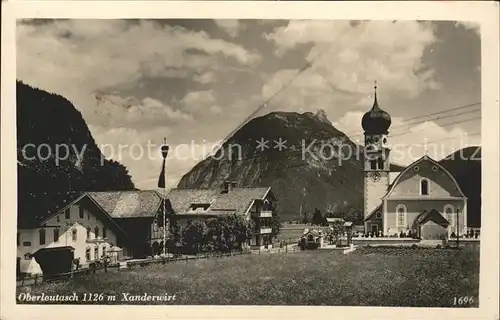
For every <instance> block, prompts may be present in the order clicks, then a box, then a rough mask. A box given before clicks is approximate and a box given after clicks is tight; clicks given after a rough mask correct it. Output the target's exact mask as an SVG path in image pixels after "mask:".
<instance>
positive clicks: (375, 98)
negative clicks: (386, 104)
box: [373, 80, 379, 108]
mask: <svg viewBox="0 0 500 320" xmlns="http://www.w3.org/2000/svg"><path fill="white" fill-rule="evenodd" d="M373 89H374V92H375V94H374V99H373V108H378V107H379V106H378V101H377V80H375V85H374V86H373Z"/></svg>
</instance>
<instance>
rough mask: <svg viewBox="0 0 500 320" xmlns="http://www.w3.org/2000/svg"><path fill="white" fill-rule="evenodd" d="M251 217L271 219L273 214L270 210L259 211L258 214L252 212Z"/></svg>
mask: <svg viewBox="0 0 500 320" xmlns="http://www.w3.org/2000/svg"><path fill="white" fill-rule="evenodd" d="M251 216H252V217H253V218H272V217H273V212H272V211H271V210H261V211H259V212H252V213H251Z"/></svg>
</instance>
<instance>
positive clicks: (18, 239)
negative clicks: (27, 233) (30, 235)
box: [17, 232, 21, 247]
mask: <svg viewBox="0 0 500 320" xmlns="http://www.w3.org/2000/svg"><path fill="white" fill-rule="evenodd" d="M20 244H21V234H20V233H19V232H18V233H17V246H18V247H19V245H20Z"/></svg>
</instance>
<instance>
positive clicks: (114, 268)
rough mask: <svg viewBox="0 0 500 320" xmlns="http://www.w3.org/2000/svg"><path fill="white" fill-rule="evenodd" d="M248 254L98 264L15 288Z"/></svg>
mask: <svg viewBox="0 0 500 320" xmlns="http://www.w3.org/2000/svg"><path fill="white" fill-rule="evenodd" d="M248 254H250V251H242V252H239V251H238V252H229V253H205V254H200V255H195V256H184V257H174V258H157V259H154V258H153V259H141V260H130V261H122V263H116V264H111V265H104V264H98V265H96V267H94V268H84V269H79V270H73V271H71V272H65V273H59V274H51V275H45V276H44V275H41V274H36V275H34V276H31V277H23V278H21V279H18V280H17V284H16V286H17V287H18V288H19V287H28V286H33V285H38V284H42V283H43V282H58V281H68V280H71V279H74V278H75V277H78V276H82V275H89V274H96V273H102V272H119V271H120V270H125V269H132V268H135V267H138V266H139V267H146V266H149V265H153V264H168V263H179V262H186V263H187V262H188V261H192V260H200V259H214V258H225V257H236V256H242V255H248Z"/></svg>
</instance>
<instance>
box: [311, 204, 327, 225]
mask: <svg viewBox="0 0 500 320" xmlns="http://www.w3.org/2000/svg"><path fill="white" fill-rule="evenodd" d="M324 221H325V218H324V217H323V215H322V214H321V211H320V210H319V209H318V208H316V209H314V214H313V217H312V221H311V222H312V223H313V224H315V225H318V226H319V225H322V224H323V223H324Z"/></svg>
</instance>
